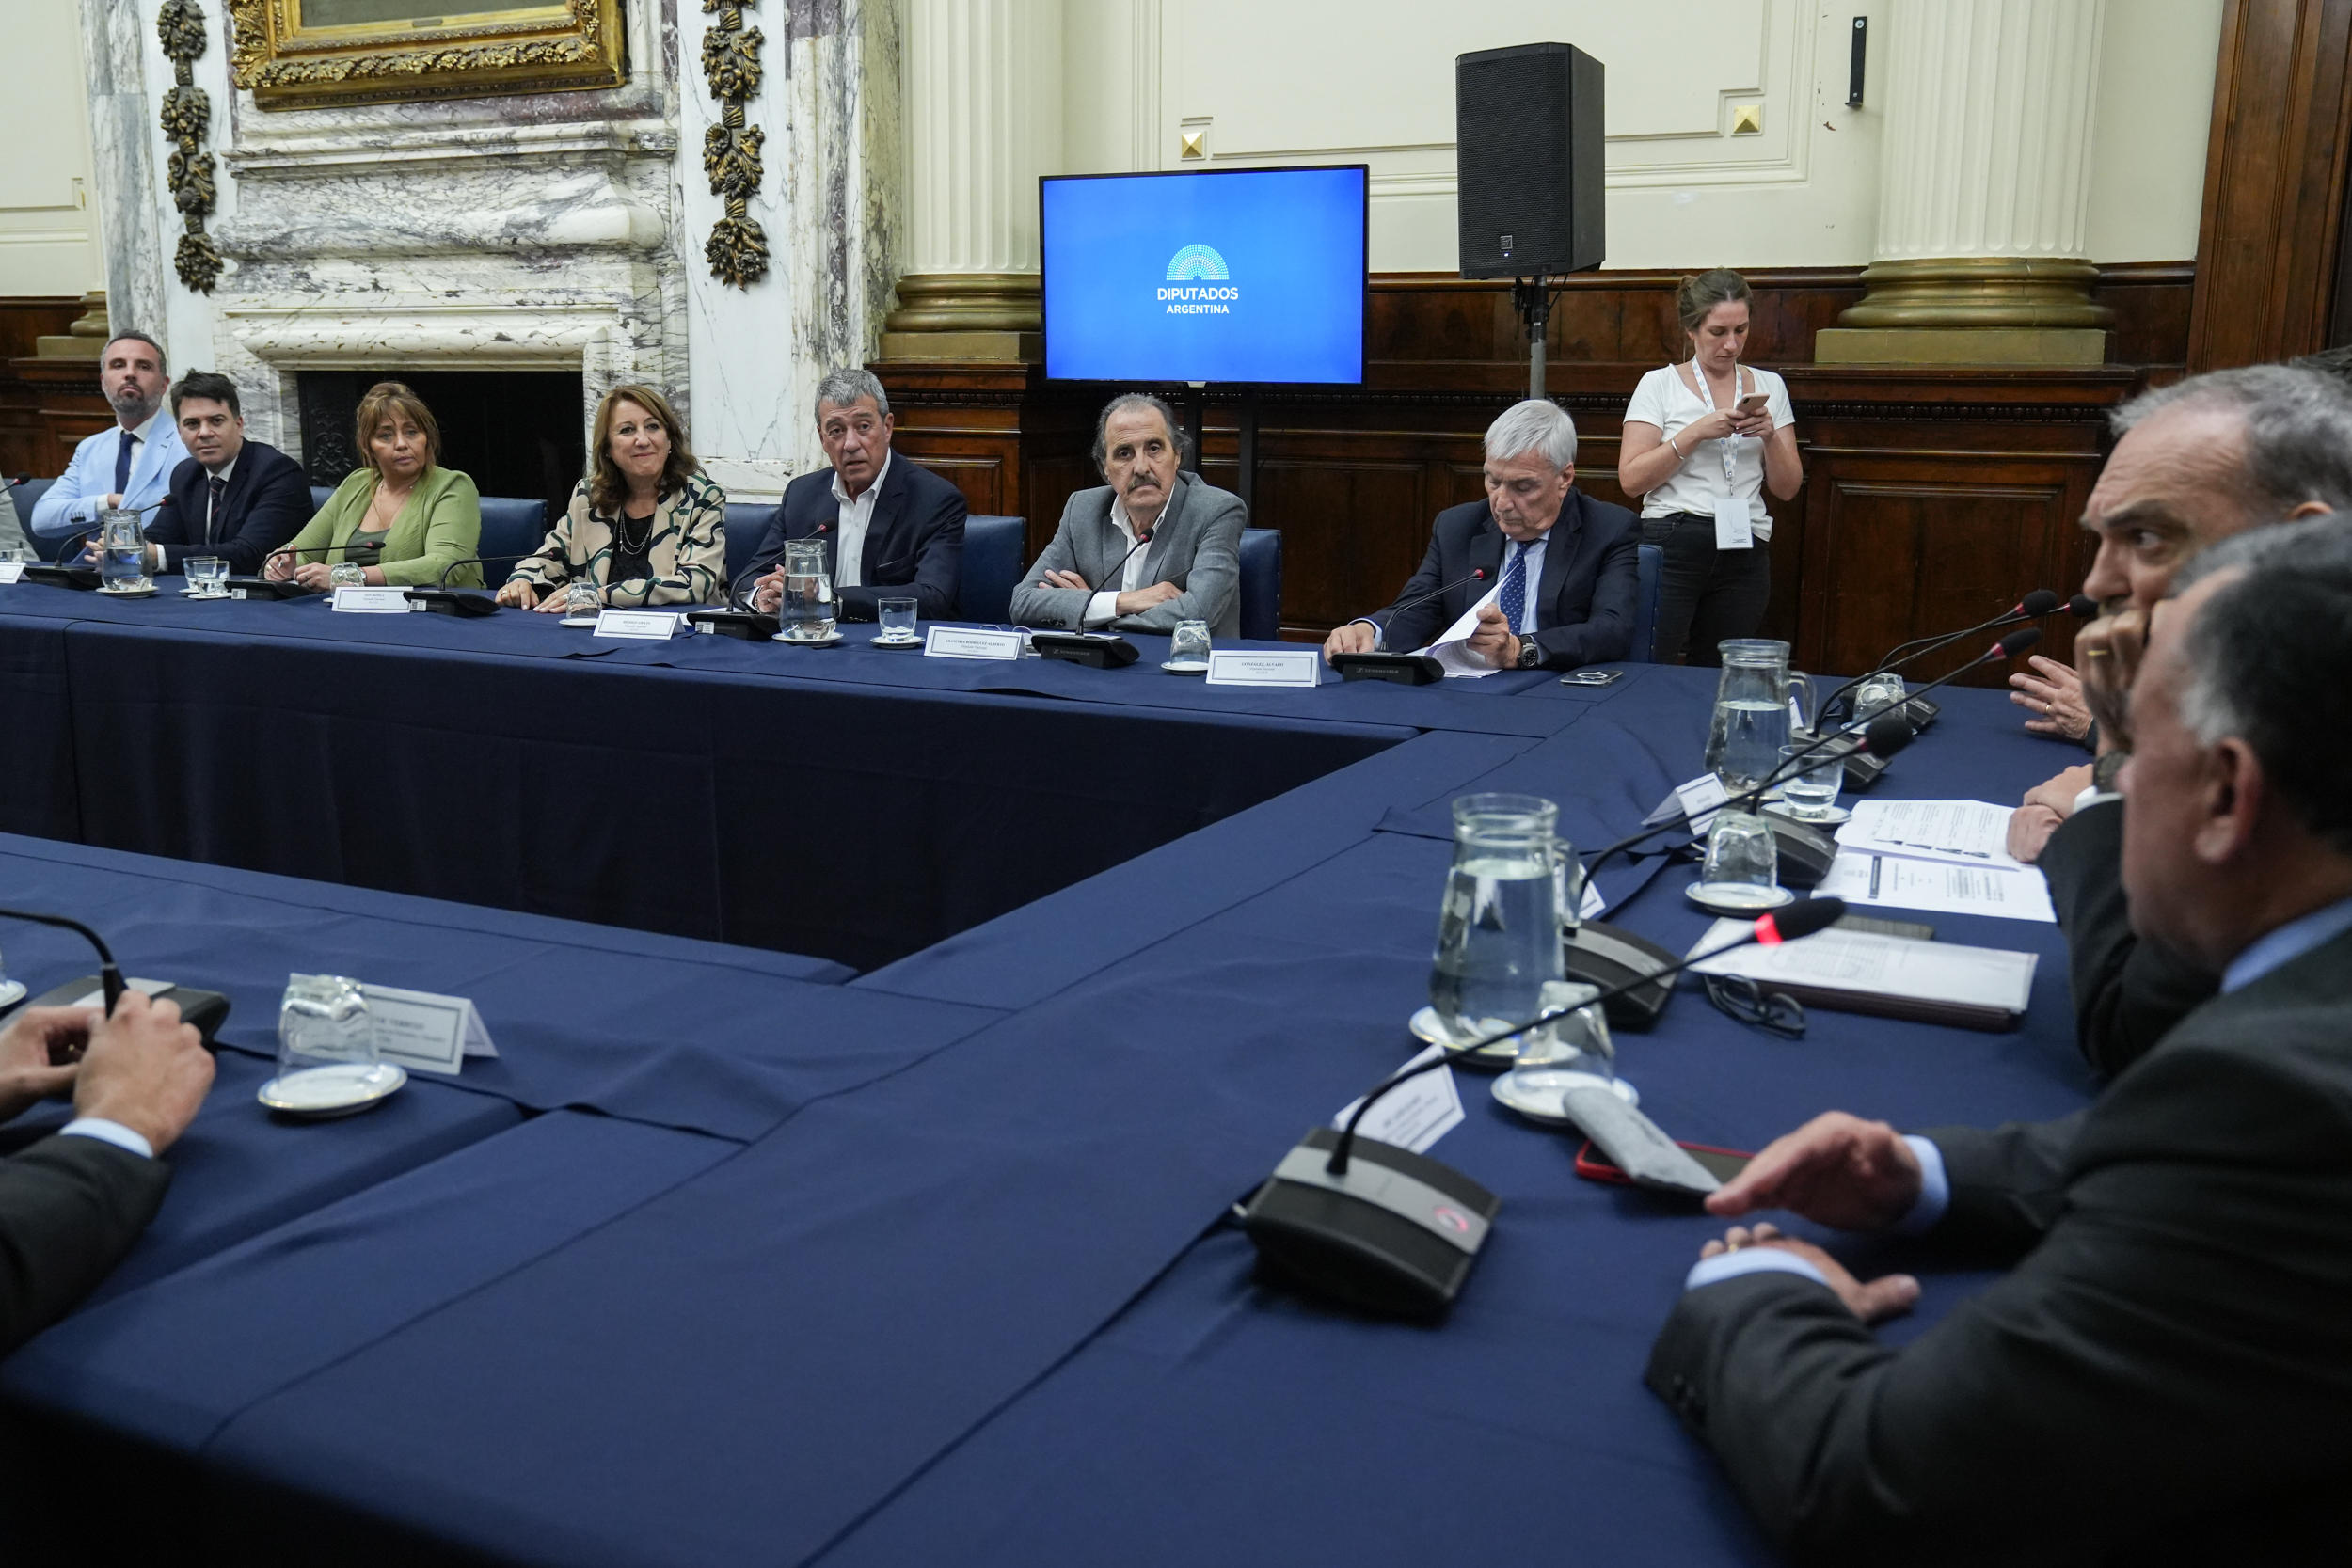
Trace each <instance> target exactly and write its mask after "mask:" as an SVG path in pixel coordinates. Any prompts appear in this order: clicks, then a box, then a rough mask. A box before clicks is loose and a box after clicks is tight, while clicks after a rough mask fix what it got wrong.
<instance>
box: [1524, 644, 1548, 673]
mask: <svg viewBox="0 0 2352 1568" xmlns="http://www.w3.org/2000/svg"><path fill="white" fill-rule="evenodd" d="M1543 661H1544V651H1543V649H1541V648H1539V647H1537V646H1536V645H1535V640H1534V638H1532V637H1522V638H1520V639H1519V668H1520V669H1522V670H1533V669H1534V668H1535V666H1537V665H1539V664H1541V663H1542V662H1543Z"/></svg>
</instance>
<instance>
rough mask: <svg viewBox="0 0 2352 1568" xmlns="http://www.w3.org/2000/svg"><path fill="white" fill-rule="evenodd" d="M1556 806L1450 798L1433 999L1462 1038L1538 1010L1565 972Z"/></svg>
mask: <svg viewBox="0 0 2352 1568" xmlns="http://www.w3.org/2000/svg"><path fill="white" fill-rule="evenodd" d="M1559 815H1560V808H1559V807H1557V806H1555V805H1554V804H1552V802H1550V801H1549V800H1541V799H1539V798H1537V797H1535V796H1533V795H1465V796H1463V797H1462V798H1461V799H1460V800H1456V801H1454V864H1453V867H1452V869H1451V870H1449V871H1448V872H1447V874H1446V887H1445V900H1444V903H1443V904H1442V905H1441V906H1440V907H1439V911H1438V949H1437V953H1436V955H1435V956H1434V957H1433V958H1432V960H1431V963H1430V971H1429V1004H1430V1006H1431V1008H1432V1010H1433V1011H1435V1012H1436V1014H1437V1016H1438V1023H1439V1025H1440V1026H1441V1027H1442V1028H1443V1029H1445V1030H1446V1031H1447V1032H1448V1033H1450V1034H1452V1035H1453V1036H1454V1037H1456V1038H1458V1039H1468V1038H1470V1037H1474V1036H1477V1035H1482V1034H1491V1033H1493V1032H1494V1031H1495V1030H1497V1029H1501V1028H1504V1027H1506V1026H1507V1025H1509V1024H1512V1023H1516V1022H1518V1021H1519V1020H1521V1019H1524V1018H1532V1017H1534V1015H1535V1014H1536V1013H1537V1012H1538V1011H1540V1010H1541V1009H1542V998H1543V990H1544V985H1545V983H1546V982H1547V981H1558V980H1562V979H1565V977H1566V971H1565V964H1564V958H1563V954H1562V950H1561V944H1560V891H1559V890H1560V877H1559V867H1558V863H1557V861H1558V856H1559V853H1560V849H1559V843H1558V840H1557V837H1556V836H1555V834H1554V832H1553V831H1552V830H1553V824H1554V823H1555V822H1556V821H1557V820H1558V818H1559Z"/></svg>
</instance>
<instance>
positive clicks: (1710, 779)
mask: <svg viewBox="0 0 2352 1568" xmlns="http://www.w3.org/2000/svg"><path fill="white" fill-rule="evenodd" d="M1675 799H1676V800H1679V801H1680V802H1681V803H1682V809H1683V810H1684V811H1687V812H1689V813H1690V814H1691V833H1692V837H1694V838H1695V837H1697V836H1698V835H1700V834H1702V833H1704V832H1707V831H1708V829H1709V828H1712V827H1713V826H1714V825H1715V812H1716V808H1718V807H1719V806H1721V805H1722V804H1723V803H1724V801H1725V800H1730V799H1731V791H1729V790H1727V789H1725V788H1724V781H1723V779H1722V777H1721V776H1720V775H1718V774H1714V773H1702V774H1700V775H1699V776H1698V777H1697V778H1695V779H1692V781H1691V782H1690V783H1689V784H1677V785H1675Z"/></svg>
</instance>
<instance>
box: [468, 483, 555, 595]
mask: <svg viewBox="0 0 2352 1568" xmlns="http://www.w3.org/2000/svg"><path fill="white" fill-rule="evenodd" d="M547 536H548V503H547V502H545V501H543V500H539V499H535V498H534V499H529V500H525V499H522V498H520V497H517V496H485V497H483V498H482V546H481V551H480V553H481V554H482V555H483V557H484V558H485V559H484V561H483V562H482V580H483V581H485V582H486V583H489V584H491V585H493V586H496V585H497V584H499V583H501V582H504V581H505V580H506V577H507V574H508V573H509V572H512V571H513V570H514V569H515V563H514V562H512V561H501V560H499V559H498V558H499V557H501V556H525V555H529V554H531V552H532V551H533V550H535V549H537V548H538V547H539V546H540V545H541V544H542V543H543V542H544V541H545V540H546V539H547Z"/></svg>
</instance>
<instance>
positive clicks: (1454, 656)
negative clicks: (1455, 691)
mask: <svg viewBox="0 0 2352 1568" xmlns="http://www.w3.org/2000/svg"><path fill="white" fill-rule="evenodd" d="M1501 593H1502V584H1501V583H1499V582H1498V583H1496V584H1495V585H1494V586H1493V587H1492V588H1489V589H1487V590H1486V597H1485V598H1483V599H1481V600H1479V601H1478V602H1477V603H1476V604H1474V605H1472V606H1470V609H1468V610H1464V611H1463V612H1462V618H1461V619H1460V620H1458V621H1456V622H1454V624H1453V625H1452V626H1448V627H1446V628H1445V633H1444V635H1443V636H1441V637H1439V638H1438V640H1437V641H1435V642H1432V643H1430V644H1429V646H1427V647H1426V648H1423V649H1422V650H1421V651H1422V653H1424V654H1427V655H1429V656H1430V657H1432V658H1435V659H1436V660H1437V661H1438V668H1440V669H1442V670H1443V671H1445V673H1446V678H1447V679H1449V680H1451V679H1453V678H1454V677H1455V676H1457V675H1458V676H1460V677H1462V678H1463V679H1465V680H1476V679H1477V678H1478V677H1480V676H1481V675H1491V674H1493V673H1495V667H1494V666H1493V665H1491V664H1489V663H1487V662H1486V660H1485V659H1483V658H1481V657H1478V656H1477V655H1476V654H1474V653H1471V652H1470V649H1469V648H1468V647H1466V646H1465V645H1464V644H1466V643H1468V642H1469V641H1470V633H1472V632H1474V631H1476V630H1477V629H1478V612H1479V611H1480V610H1483V609H1485V608H1486V606H1488V605H1490V604H1492V603H1494V602H1495V598H1496V596H1497V595H1498V594H1501ZM1381 1141H1382V1142H1384V1143H1385V1142H1387V1141H1388V1140H1386V1139H1385V1138H1384V1139H1382V1140H1381Z"/></svg>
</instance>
